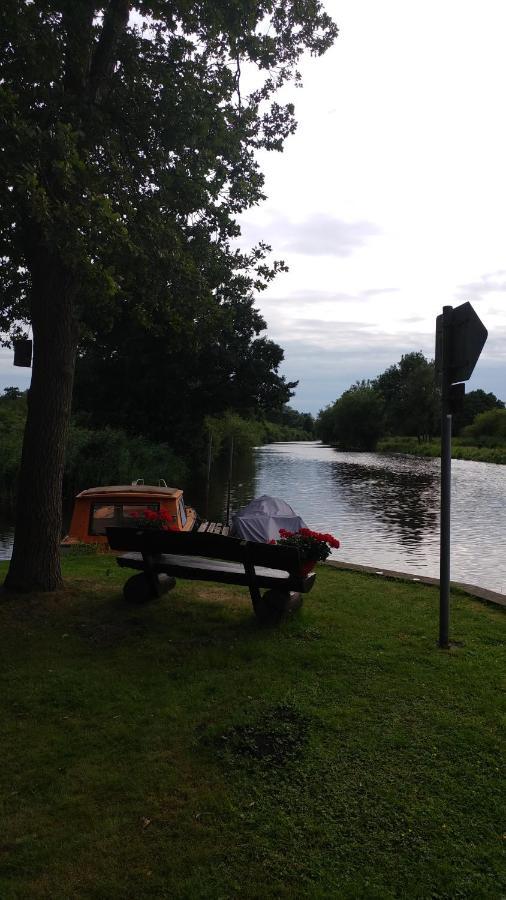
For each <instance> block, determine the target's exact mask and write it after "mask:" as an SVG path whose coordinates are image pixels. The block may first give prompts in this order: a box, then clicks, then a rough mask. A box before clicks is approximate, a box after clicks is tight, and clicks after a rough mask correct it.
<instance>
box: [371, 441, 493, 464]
mask: <svg viewBox="0 0 506 900" xmlns="http://www.w3.org/2000/svg"><path fill="white" fill-rule="evenodd" d="M376 449H377V451H378V453H408V454H410V455H412V456H427V457H431V456H432V457H438V456H441V442H440V440H439V439H438V440H434V441H418V440H417V439H416V438H410V437H387V438H381V440H379V441H378V444H377V447H376ZM452 457H453V458H454V459H468V460H475V461H476V462H489V463H496V464H502V465H504V464H505V463H506V447H505V446H504V444H499V445H498V443H497V439H495V438H483V437H482V438H481V439H480V443H479V445H478V446H477V445H476V442H475V440H474V439H473V438H464V437H457V438H455V439H454V440H453V441H452Z"/></svg>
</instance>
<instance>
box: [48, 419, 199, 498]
mask: <svg viewBox="0 0 506 900" xmlns="http://www.w3.org/2000/svg"><path fill="white" fill-rule="evenodd" d="M185 473H186V466H185V464H184V463H183V462H182V460H181V459H179V458H178V457H177V456H176V455H175V454H174V452H173V451H172V450H171V449H170V447H168V446H167V445H164V444H154V443H153V442H151V441H148V440H146V439H145V438H144V437H139V436H137V437H135V436H134V437H132V436H131V435H126V434H125V433H124V432H123V431H118V430H116V429H113V428H103V429H100V430H92V429H88V428H81V427H79V426H75V425H73V426H71V428H70V434H69V441H68V445H67V456H66V462H65V475H64V491H65V494H66V495H71V494H74V493H76V492H77V491H78V490H82V489H83V488H87V487H92V486H94V485H97V486H98V485H101V484H130V482H131V481H133V480H134V479H135V478H144V479H145V481H146V482H147V483H151V484H157V482H158V479H159V478H165V480H166V482H167V483H168V484H173V485H175V486H176V487H177V486H178V485H180V484H181V483H182V481H183V480H184V477H185Z"/></svg>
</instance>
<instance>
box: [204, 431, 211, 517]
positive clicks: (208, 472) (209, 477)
mask: <svg viewBox="0 0 506 900" xmlns="http://www.w3.org/2000/svg"><path fill="white" fill-rule="evenodd" d="M212 459H213V433H212V431H210V432H209V444H208V446H207V474H206V519H208V518H209V487H210V484H211V462H212Z"/></svg>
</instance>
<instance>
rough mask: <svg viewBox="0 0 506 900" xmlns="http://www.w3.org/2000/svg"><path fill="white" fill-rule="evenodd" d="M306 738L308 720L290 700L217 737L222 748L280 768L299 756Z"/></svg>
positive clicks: (233, 753) (235, 754)
mask: <svg viewBox="0 0 506 900" xmlns="http://www.w3.org/2000/svg"><path fill="white" fill-rule="evenodd" d="M308 737H309V719H308V717H307V716H305V715H304V714H303V713H301V712H300V710H298V709H297V707H296V706H295V705H294V704H293V703H278V704H276V705H275V706H272V707H270V708H269V709H267V710H266V711H265V712H263V713H262V714H261V715H260V716H259V717H258V718H257V719H256V720H253V721H250V722H246V723H244V724H240V725H233V726H232V727H231V728H229V729H228V730H227V731H226V732H224V734H222V735H221V736H220V742H221V746H222V748H224V750H225V751H226V752H227V753H230V754H232V755H234V756H239V757H240V756H246V757H251V758H253V759H261V760H266V761H268V762H269V764H270V765H271V766H275V767H280V766H284V765H286V763H288V762H290V761H292V760H293V759H295V758H296V757H297V756H299V755H300V754H301V753H302V751H303V749H304V747H305V746H306V744H307V740H308Z"/></svg>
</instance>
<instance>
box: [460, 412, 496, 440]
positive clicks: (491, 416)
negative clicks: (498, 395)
mask: <svg viewBox="0 0 506 900" xmlns="http://www.w3.org/2000/svg"><path fill="white" fill-rule="evenodd" d="M462 436H463V438H466V439H467V438H471V439H474V441H475V442H477V443H478V444H479V443H481V442H482V441H486V440H487V439H489V440H490V439H492V440H494V441H495V444H506V409H501V408H497V409H489V410H487V412H482V413H480V414H479V415H478V416H476V418H475V420H474V422H473V423H472V425H467V427H466V428H464V429H463V431H462Z"/></svg>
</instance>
